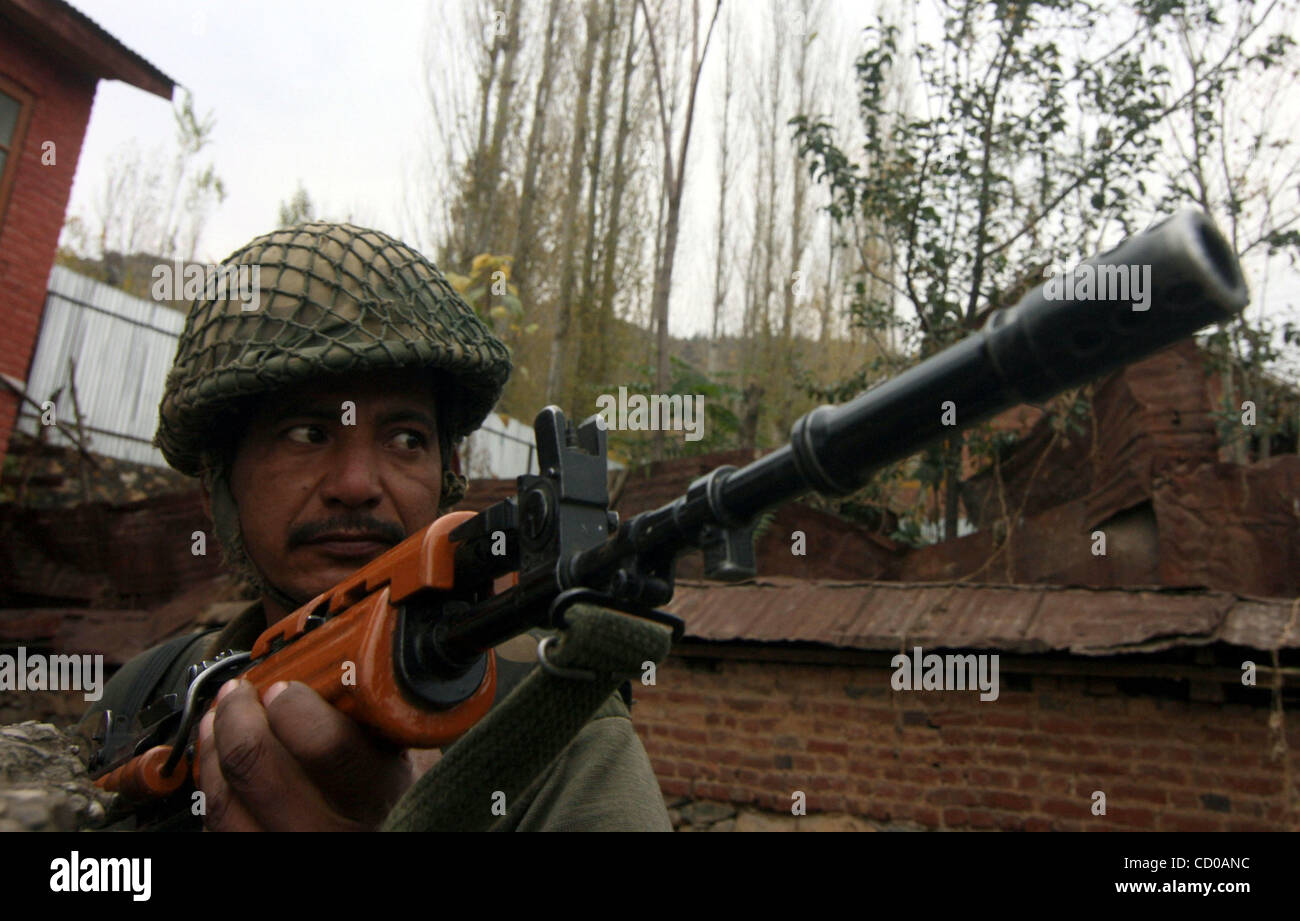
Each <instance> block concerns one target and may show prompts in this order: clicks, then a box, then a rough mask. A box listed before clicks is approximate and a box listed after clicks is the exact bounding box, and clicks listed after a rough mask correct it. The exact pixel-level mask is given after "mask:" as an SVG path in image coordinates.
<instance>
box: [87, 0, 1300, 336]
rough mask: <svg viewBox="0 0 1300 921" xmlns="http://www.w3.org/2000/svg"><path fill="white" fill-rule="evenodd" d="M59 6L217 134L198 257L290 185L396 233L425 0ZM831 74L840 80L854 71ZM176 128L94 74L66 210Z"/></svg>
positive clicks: (703, 142) (1290, 298)
mask: <svg viewBox="0 0 1300 921" xmlns="http://www.w3.org/2000/svg"><path fill="white" fill-rule="evenodd" d="M434 2H449V3H455V2H458V0H434ZM72 5H73V6H75V7H76V8H77V9H79V10H81V11H82V12H83V13H85V14H86V15H88V16H89V17H90V18H92V19H94V20H95V21H96V22H98V23H99V24H100V25H101V26H103V27H104V28H105V29H107V30H108V31H109V32H110V33H111V34H113V35H114V36H115V37H116V38H118V39H119V40H120V41H122V42H123V43H124V44H125V45H126V46H127V47H129V48H131V49H132V50H134V51H135V52H137V53H139V54H141V55H142V56H143V57H145V58H146V59H147V60H148V61H150V62H151V63H152V64H154V65H155V66H156V67H158V68H159V69H160V70H162V71H163V72H164V73H165V74H167V75H168V76H169V77H171V78H172V79H173V80H175V81H176V82H177V83H178V84H179V85H180V86H182V87H185V88H188V89H189V90H190V91H191V92H193V93H194V96H195V100H196V104H197V109H198V111H199V112H200V113H205V112H207V111H209V110H212V111H214V112H215V114H216V119H217V127H216V131H215V135H214V142H213V144H212V145H211V146H210V147H209V148H207V149H206V150H205V151H204V154H203V156H204V157H206V158H208V159H210V160H211V161H212V162H213V163H214V165H215V167H216V172H217V174H218V175H219V176H221V178H222V179H223V180H224V182H225V185H226V189H227V193H228V197H227V199H226V202H225V203H224V204H223V205H221V206H220V207H218V208H217V209H215V210H214V212H213V214H212V216H211V218H210V220H209V222H208V224H207V226H206V229H205V231H204V236H203V238H202V240H201V242H200V248H199V254H198V255H199V258H200V259H205V260H209V261H218V260H220V259H222V258H224V257H225V256H226V255H227V254H229V253H230V252H232V251H233V250H235V249H237V248H239V247H240V246H242V245H243V244H244V243H246V242H247V241H248V240H250V239H251V238H253V237H255V236H257V235H259V234H262V233H266V232H268V231H270V230H272V229H273V228H274V227H275V223H276V217H277V209H278V205H279V203H280V202H281V201H284V200H286V199H288V198H289V197H290V196H291V195H292V194H293V192H294V190H295V189H296V187H297V185H298V183H299V181H301V182H302V183H303V184H304V185H305V187H306V188H307V190H308V191H309V193H310V194H311V196H312V198H313V200H314V201H315V202H316V204H317V209H318V211H319V212H322V213H324V214H326V215H329V216H332V217H333V216H343V215H348V214H350V215H351V216H352V218H353V220H355V221H356V222H357V223H360V224H365V225H369V226H373V227H376V228H379V229H382V230H386V231H388V232H390V233H393V234H394V235H397V236H402V235H403V226H404V224H403V219H404V215H405V213H406V212H405V211H404V209H403V203H402V197H403V194H404V192H405V191H406V190H407V189H408V188H410V184H409V183H408V182H407V181H406V179H407V176H408V174H411V173H412V172H413V170H414V167H413V164H415V163H418V162H419V160H420V158H421V157H422V156H423V154H422V151H421V140H420V139H421V136H422V134H423V133H424V122H425V120H426V119H427V118H428V111H429V110H428V104H427V102H426V100H425V95H424V89H423V84H422V67H423V60H424V58H423V55H424V48H425V44H426V37H427V32H428V28H429V23H430V20H431V18H432V17H431V14H430V10H431V4H430V2H429V0H376V2H372V3H357V2H355V0H347V2H342V0H316V2H312V3H306V2H289V0H275V2H271V0H263V2H257V0H222V2H221V3H219V4H218V3H209V2H202V0H186V2H184V3H179V4H178V3H177V2H176V0H72ZM874 5H875V4H874V3H872V2H870V0H840V2H836V0H832V3H831V6H832V15H833V16H834V17H835V18H836V21H837V23H838V24H839V25H840V28H838V29H835V30H833V31H834V32H835V33H836V35H835V38H836V39H837V40H838V41H839V43H840V44H841V45H842V47H843V49H844V51H845V53H846V54H850V55H851V53H852V52H853V51H854V50H856V45H857V42H856V36H857V35H858V34H860V30H861V28H862V26H864V25H865V24H866V22H867V20H868V18H869V16H870V12H871V10H872V8H873V7H874ZM758 6H759V4H757V3H753V2H747V3H744V4H738V5H737V6H736V7H735V9H736V10H738V11H739V10H745V11H746V13H745V15H750V12H754V13H755V14H756V12H757V11H756V7H758ZM716 38H718V36H716V35H715V39H716ZM721 54H722V51H721V46H720V45H718V46H717V47H711V48H710V51H709V55H710V59H711V60H713V59H720V58H721ZM713 63H717V61H716V60H713ZM466 66H467V67H468V66H469V64H468V62H467V63H466ZM707 71H708V69H707V68H706V74H707ZM844 73H845V74H846V75H847V74H851V65H849V64H846V65H845V68H844ZM179 96H180V94H179V91H178V93H177V98H179ZM712 96H713V94H712V91H711V90H710V88H709V87H708V86H707V76H706V85H705V86H703V87H702V89H701V100H702V105H705V106H707V105H709V104H711V100H712ZM174 133H175V129H174V125H173V120H172V115H171V108H170V106H169V105H168V103H167V102H165V101H164V100H162V99H160V98H159V97H157V96H154V95H151V94H149V93H146V92H144V91H142V90H139V89H136V88H134V87H130V86H127V85H125V84H123V83H119V82H116V81H103V82H100V84H99V90H98V94H97V96H96V100H95V106H94V109H93V111H92V114H91V118H90V125H89V128H88V130H87V132H86V138H85V144H84V146H83V148H82V152H81V157H80V161H79V165H78V168H77V176H76V181H75V183H74V185H73V191H72V199H71V202H70V204H69V214H77V213H86V214H90V213H92V205H91V202H92V200H93V195H94V193H95V191H96V189H97V188H99V187H100V186H101V185H102V183H103V177H104V172H105V165H106V164H107V162H108V160H109V157H110V156H111V155H112V154H113V152H114V151H116V150H118V149H119V148H120V147H121V146H122V145H123V144H124V143H125V142H127V141H130V140H131V139H136V140H138V141H139V142H140V143H141V144H142V145H144V146H145V147H146V148H147V147H148V146H149V145H150V144H154V145H159V146H165V147H166V148H167V149H168V150H169V151H170V150H171V149H173V147H172V144H173V141H172V139H173V136H174ZM711 135H712V130H711V128H710V126H709V120H708V119H707V118H705V119H701V126H700V137H699V138H697V139H693V140H692V147H691V156H692V167H693V168H692V171H691V173H690V175H689V176H688V180H687V187H688V191H692V190H694V194H693V195H689V196H688V198H689V199H692V200H693V201H698V202H701V203H702V202H716V194H717V193H716V188H717V186H716V172H715V169H716V168H715V167H713V166H712V165H711V164H712V160H713V155H714V153H713V148H714V144H715V141H714V140H713V138H712V136H711ZM710 190H712V191H710ZM697 207H699V208H704V205H702V204H701V205H699V206H697ZM711 207H712V208H713V209H716V205H713V206H711ZM705 210H706V211H707V210H708V209H705ZM712 233H713V216H712V214H711V213H709V214H708V216H707V217H704V216H703V214H701V219H700V220H691V215H690V213H689V211H688V213H687V214H686V215H684V222H683V236H682V241H681V250H680V257H679V260H678V262H679V269H680V274H679V276H678V277H677V279H676V281H677V283H675V284H674V292H673V295H674V296H673V301H672V306H673V310H672V326H673V330H674V332H675V333H678V334H683V333H689V332H693V331H697V330H700V329H702V328H704V324H705V317H704V313H705V310H706V309H707V303H704V302H706V301H708V300H709V298H699V297H698V296H696V297H692V296H691V292H692V291H694V292H695V293H696V295H698V292H699V291H700V290H711V271H709V270H708V268H707V267H708V265H709V257H710V256H711V250H712V243H711V242H708V241H709V239H710V238H711V235H712ZM1084 255H1091V254H1080V256H1081V257H1082V256H1084ZM1284 274H1285V275H1286V276H1289V277H1285V278H1279V277H1275V278H1274V286H1273V287H1272V289H1271V290H1270V292H1269V294H1270V298H1269V300H1270V301H1272V302H1273V303H1274V304H1275V306H1276V307H1278V308H1283V307H1284V306H1289V305H1294V304H1295V303H1296V302H1297V301H1300V284H1297V283H1296V278H1297V276H1296V273H1294V272H1291V271H1285V272H1284ZM1252 287H1256V286H1255V285H1254V284H1252ZM697 301H698V302H699V303H695V302H697ZM1271 312H1272V311H1270V313H1271Z"/></svg>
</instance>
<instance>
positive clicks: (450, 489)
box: [203, 443, 469, 613]
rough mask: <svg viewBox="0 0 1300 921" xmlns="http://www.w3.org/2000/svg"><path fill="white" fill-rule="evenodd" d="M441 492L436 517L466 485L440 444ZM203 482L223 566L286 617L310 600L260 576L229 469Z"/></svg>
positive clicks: (208, 472)
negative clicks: (244, 531) (291, 593)
mask: <svg viewBox="0 0 1300 921" xmlns="http://www.w3.org/2000/svg"><path fill="white" fill-rule="evenodd" d="M442 447H443V450H442V455H443V464H442V490H441V493H440V495H439V497H438V514H439V515H440V516H441V515H444V514H446V513H447V512H448V511H449V510H450V509H451V507H452V506H454V505H455V504H456V503H457V502H459V501H460V500H461V499H463V498H464V497H465V490H466V489H467V488H468V486H469V481H468V480H467V479H466V478H465V477H463V476H461V475H460V474H459V473H457V472H456V471H454V470H452V469H451V466H450V464H449V452H450V446H449V445H447V444H445V443H444V444H443V446H442ZM203 481H204V484H205V485H206V486H207V489H208V495H209V497H210V499H211V502H212V525H213V529H214V530H215V531H216V536H217V540H218V542H219V543H220V544H221V549H222V553H223V554H224V556H225V561H226V565H227V566H229V567H230V568H231V569H233V570H234V571H235V574H236V575H237V576H239V577H240V578H242V579H243V580H244V581H246V582H247V583H248V584H249V585H251V586H252V587H253V588H254V589H255V590H256V591H257V592H259V593H260V594H261V595H263V596H264V597H266V598H268V599H270V600H271V601H274V602H275V603H276V604H277V605H278V606H279V607H280V608H282V609H283V610H284V611H285V612H286V613H288V612H290V611H296V610H297V609H298V608H299V607H301V606H302V605H304V604H306V603H307V602H308V601H310V600H311V599H310V598H303V599H301V600H299V599H295V598H294V597H293V596H292V595H290V594H288V593H287V592H285V591H284V590H283V589H281V588H279V587H278V586H276V585H275V584H274V583H273V582H271V581H270V580H269V579H267V578H266V577H265V576H264V575H262V573H261V571H260V570H259V569H258V568H257V566H256V565H255V564H254V563H253V559H252V557H250V556H249V555H248V550H247V548H246V547H245V546H244V534H243V530H242V528H241V527H240V524H239V508H238V506H236V505H235V497H234V495H233V494H232V493H231V491H230V467H229V465H213V466H208V467H205V469H204V472H203Z"/></svg>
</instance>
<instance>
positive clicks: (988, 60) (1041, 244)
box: [790, 0, 1300, 538]
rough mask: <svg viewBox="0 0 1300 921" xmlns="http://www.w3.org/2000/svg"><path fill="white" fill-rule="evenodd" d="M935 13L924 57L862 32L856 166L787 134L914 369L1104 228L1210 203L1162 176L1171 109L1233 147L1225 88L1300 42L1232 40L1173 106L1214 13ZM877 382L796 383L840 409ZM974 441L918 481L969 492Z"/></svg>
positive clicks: (936, 452) (856, 295)
mask: <svg viewBox="0 0 1300 921" xmlns="http://www.w3.org/2000/svg"><path fill="white" fill-rule="evenodd" d="M939 9H940V10H941V12H942V13H943V15H944V16H945V19H944V22H943V30H942V32H941V33H940V34H938V35H929V34H927V35H917V36H913V37H912V38H913V43H912V45H911V46H910V47H908V46H906V45H905V44H904V41H903V37H902V35H901V33H900V30H899V28H898V27H897V25H895V24H894V23H893V22H890V21H888V20H887V19H886V18H885V17H884V16H878V18H877V19H876V21H875V22H874V23H873V24H872V25H871V26H870V27H868V28H867V29H866V30H865V37H864V47H863V50H862V52H861V54H860V55H859V56H858V58H857V61H856V63H855V74H856V79H857V84H858V100H857V101H858V116H859V122H860V128H861V137H862V139H863V140H862V143H861V147H860V149H858V150H857V151H855V153H854V154H850V153H849V152H847V151H846V150H845V149H844V147H842V146H841V143H840V142H839V141H838V140H837V127H836V126H835V125H833V124H831V123H830V122H829V121H828V120H827V119H825V118H823V117H819V116H816V115H799V116H797V117H795V118H793V119H791V120H790V124H791V126H792V128H793V132H794V137H795V140H796V143H797V145H798V150H799V155H800V156H801V157H802V158H804V160H805V162H806V164H807V168H808V171H809V174H810V176H811V177H812V178H813V179H814V180H815V181H817V182H819V183H822V184H823V185H824V186H825V188H826V190H827V192H828V193H829V196H830V203H829V205H828V206H827V211H828V212H829V214H830V216H831V218H832V220H833V221H834V222H835V223H836V225H837V227H838V229H839V230H840V231H841V234H842V235H843V236H845V237H850V236H852V237H854V238H855V239H857V240H858V241H859V249H860V250H861V251H864V252H866V253H871V254H874V255H875V257H876V258H875V259H874V261H871V260H868V259H867V258H864V259H863V261H862V264H860V265H858V266H857V267H856V272H855V273H854V274H853V276H852V277H851V278H850V280H849V281H848V284H849V285H850V286H851V287H850V288H849V291H850V294H851V298H850V304H851V306H850V308H849V309H850V320H851V322H852V323H853V324H854V325H855V326H858V327H859V328H863V329H866V330H872V331H876V332H878V333H879V334H882V335H888V334H890V333H892V332H896V331H901V332H902V333H903V334H904V340H903V341H904V344H905V345H907V346H910V349H911V354H912V355H913V356H915V358H917V359H919V358H923V357H926V356H928V355H930V354H933V353H934V352H937V351H939V350H940V349H942V348H944V347H946V346H947V345H949V344H951V343H952V342H955V341H957V340H959V339H961V338H964V337H965V336H966V335H968V334H969V333H970V332H971V331H973V330H975V329H977V328H978V327H979V326H980V325H982V323H983V322H984V320H985V317H986V316H987V313H988V312H989V310H991V309H993V308H996V307H1000V306H1007V305H1009V304H1010V303H1013V302H1014V300H1016V299H1017V298H1018V297H1019V296H1020V295H1021V294H1023V293H1024V291H1025V290H1027V287H1028V286H1029V284H1030V283H1031V282H1032V284H1033V285H1034V286H1036V285H1037V284H1038V283H1039V281H1040V280H1041V278H1042V271H1043V268H1044V267H1045V266H1047V265H1051V264H1061V263H1069V262H1074V261H1077V260H1079V259H1081V258H1086V257H1087V256H1090V255H1092V253H1093V252H1094V251H1095V249H1097V248H1100V245H1101V242H1102V239H1103V236H1104V235H1103V232H1102V231H1103V229H1108V228H1110V227H1111V226H1112V225H1118V226H1119V228H1121V229H1122V230H1123V232H1124V233H1125V234H1126V235H1127V234H1132V233H1135V232H1137V231H1138V230H1140V229H1141V227H1142V226H1144V225H1145V223H1146V221H1147V220H1148V219H1149V217H1150V216H1151V214H1152V213H1153V212H1156V211H1168V210H1171V208H1172V206H1173V205H1174V204H1180V205H1181V204H1185V203H1186V202H1187V200H1188V199H1189V198H1190V199H1191V200H1193V201H1199V200H1201V199H1200V198H1199V197H1198V196H1197V195H1195V194H1194V193H1195V191H1196V190H1195V189H1194V188H1193V187H1192V186H1191V185H1190V184H1189V183H1191V182H1192V179H1191V177H1190V171H1188V172H1189V175H1182V174H1180V175H1175V176H1161V175H1158V174H1157V172H1156V169H1155V164H1156V163H1157V161H1158V154H1159V153H1160V151H1161V150H1162V142H1161V137H1160V134H1159V133H1158V129H1160V128H1162V126H1164V124H1165V123H1166V122H1167V120H1168V119H1169V117H1170V115H1171V113H1175V112H1190V113H1191V114H1192V116H1193V121H1194V122H1195V124H1196V125H1197V128H1196V130H1197V132H1198V133H1197V137H1196V139H1195V140H1196V143H1197V144H1198V145H1199V146H1200V147H1204V148H1205V149H1210V150H1213V149H1218V148H1217V147H1216V145H1217V144H1218V142H1219V140H1220V129H1219V127H1218V124H1217V122H1218V121H1219V120H1220V119H1219V118H1218V113H1219V112H1220V108H1219V106H1220V103H1221V102H1222V101H1223V95H1222V94H1223V86H1224V85H1225V84H1224V83H1223V82H1222V81H1223V80H1225V79H1226V78H1227V77H1229V76H1231V75H1233V74H1235V73H1237V72H1239V69H1243V68H1250V67H1257V68H1267V67H1271V66H1277V65H1278V64H1279V62H1281V61H1282V60H1283V59H1284V58H1285V56H1286V55H1287V53H1288V51H1289V48H1290V46H1291V44H1292V42H1291V39H1289V38H1288V37H1286V36H1284V35H1279V36H1276V37H1275V38H1274V39H1272V40H1270V41H1268V42H1266V43H1264V45H1263V46H1262V48H1261V49H1260V50H1258V52H1257V53H1255V54H1254V55H1251V56H1248V55H1246V54H1245V53H1244V52H1243V51H1241V49H1240V47H1239V46H1232V47H1233V48H1234V52H1235V53H1234V54H1229V55H1228V56H1227V57H1226V58H1225V60H1226V61H1227V63H1226V64H1225V66H1224V68H1223V70H1222V73H1212V74H1207V75H1205V79H1204V80H1203V81H1202V82H1201V83H1200V84H1199V85H1198V86H1197V87H1196V89H1195V91H1194V92H1192V93H1190V94H1187V95H1186V96H1185V97H1178V98H1175V96H1174V94H1173V93H1171V92H1170V90H1171V87H1172V85H1173V80H1172V74H1171V72H1170V70H1169V68H1168V67H1167V66H1166V63H1165V62H1168V61H1169V56H1168V54H1167V51H1166V50H1163V49H1168V48H1169V47H1170V45H1171V44H1172V43H1173V42H1174V41H1180V40H1181V39H1182V37H1183V36H1184V35H1185V34H1186V31H1185V30H1187V29H1189V28H1190V29H1193V30H1194V31H1193V33H1192V34H1193V35H1195V36H1196V39H1197V40H1207V41H1208V38H1209V37H1219V36H1229V38H1228V40H1229V42H1230V43H1231V42H1232V41H1235V40H1236V39H1235V38H1232V37H1231V30H1229V29H1227V28H1226V27H1224V26H1223V23H1222V22H1221V21H1220V18H1219V16H1218V15H1217V13H1216V7H1215V6H1214V5H1213V4H1210V3H1207V2H1204V0H1138V2H1137V3H1136V4H1135V5H1134V6H1133V7H1132V8H1130V9H1127V10H1125V9H1123V8H1118V7H1112V8H1106V7H1097V6H1095V5H1092V4H1089V3H1085V2H1073V0H1051V2H1018V3H1010V2H996V3H977V2H952V3H944V4H942V5H940V7H939ZM1116 24H1127V28H1116ZM912 81H915V83H916V85H915V86H914V90H915V92H913V93H911V94H910V98H911V99H913V100H916V102H914V103H913V105H912V106H911V107H910V108H902V109H901V110H900V100H902V99H905V98H908V94H907V93H905V92H900V91H899V89H900V86H906V84H908V83H910V82H912ZM1198 149H1199V147H1198ZM1156 180H1159V181H1160V182H1163V184H1164V185H1165V187H1166V188H1168V189H1169V190H1170V191H1169V193H1168V194H1167V195H1166V196H1165V197H1164V198H1163V199H1161V200H1159V201H1157V200H1155V198H1154V196H1153V195H1151V194H1150V193H1149V192H1148V188H1149V187H1151V186H1156V185H1159V184H1160V183H1159V182H1157V181H1156ZM1232 200H1236V199H1232ZM1207 207H1208V205H1207ZM1113 234H1114V232H1113V231H1109V236H1110V237H1113ZM1265 242H1266V243H1268V244H1269V246H1270V247H1275V248H1276V249H1279V250H1281V249H1287V250H1290V251H1292V252H1295V251H1297V244H1300V232H1296V231H1294V230H1289V229H1285V228H1283V229H1279V230H1278V231H1277V232H1275V233H1273V234H1271V235H1270V236H1269V237H1267V238H1266V240H1265ZM1293 258H1294V257H1293ZM899 306H901V307H902V308H903V311H904V313H905V316H904V317H901V318H900V317H899V316H897V309H898V307H899ZM879 370H881V369H880V368H872V369H864V370H863V371H861V372H859V373H857V374H856V375H854V376H852V377H851V378H849V379H847V380H845V381H842V382H839V383H837V384H832V385H825V384H822V385H813V384H811V383H810V380H809V378H808V376H807V375H804V376H802V377H801V378H800V383H801V385H802V386H803V387H804V388H805V390H807V392H809V393H811V394H814V395H816V396H819V397H822V398H826V399H831V400H840V399H845V398H847V397H848V396H850V395H851V394H852V393H854V392H856V391H857V390H859V389H861V387H862V386H863V385H864V384H866V383H868V382H869V381H871V380H873V379H876V375H877V372H878V371H879ZM1065 406H1066V408H1065V410H1064V416H1063V417H1062V419H1061V420H1060V421H1059V422H1058V423H1057V424H1058V425H1059V426H1061V427H1062V428H1063V429H1070V430H1073V429H1077V428H1079V427H1080V426H1081V424H1082V420H1083V419H1084V418H1086V414H1087V406H1086V403H1085V404H1083V405H1082V408H1080V404H1079V402H1078V401H1077V400H1076V401H1074V402H1073V403H1067V404H1065ZM1081 414H1082V415H1081ZM971 437H972V438H973V439H975V443H974V444H973V449H974V450H975V453H976V454H977V456H978V455H983V456H985V457H987V458H990V459H991V458H992V457H993V456H994V454H995V453H998V452H1002V451H1004V450H1006V448H1007V445H1006V443H1005V442H1003V441H1000V440H999V439H998V438H997V437H992V438H990V437H982V436H979V435H972V436H971ZM960 446H961V442H960V440H959V441H957V442H956V443H954V444H949V445H948V447H947V449H945V448H944V447H943V446H936V447H933V448H931V449H929V450H927V451H925V452H923V453H922V454H921V455H920V457H919V458H917V460H916V462H915V467H914V470H913V473H914V474H915V476H916V477H917V478H918V479H919V481H920V482H921V483H922V484H923V485H925V486H927V487H929V488H931V489H934V490H938V488H939V487H940V485H941V484H945V485H946V487H947V488H953V487H954V486H955V474H954V469H955V468H954V463H955V457H956V456H958V454H959V453H960ZM948 512H949V514H951V512H952V509H949V510H948ZM954 524H955V522H953V521H950V522H948V525H949V526H951V525H954ZM900 530H901V533H902V534H903V535H904V538H907V536H908V535H910V534H911V533H912V532H911V531H909V530H908V529H907V528H902V529H900ZM945 530H950V528H946V529H945Z"/></svg>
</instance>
